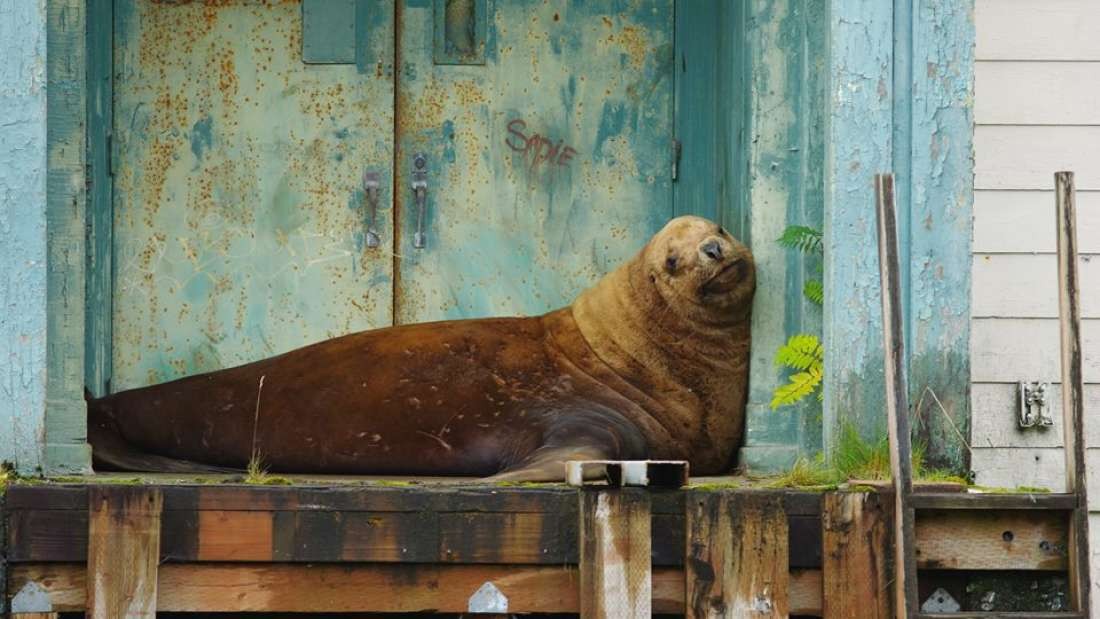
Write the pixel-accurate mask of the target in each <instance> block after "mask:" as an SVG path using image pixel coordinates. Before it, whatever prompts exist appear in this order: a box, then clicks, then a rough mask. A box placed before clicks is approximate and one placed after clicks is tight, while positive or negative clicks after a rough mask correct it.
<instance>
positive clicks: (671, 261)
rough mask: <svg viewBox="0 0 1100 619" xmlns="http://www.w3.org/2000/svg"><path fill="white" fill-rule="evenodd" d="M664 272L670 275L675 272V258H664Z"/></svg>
mask: <svg viewBox="0 0 1100 619" xmlns="http://www.w3.org/2000/svg"><path fill="white" fill-rule="evenodd" d="M665 270H666V271H668V272H669V273H672V272H674V271H675V270H676V256H669V257H668V258H665Z"/></svg>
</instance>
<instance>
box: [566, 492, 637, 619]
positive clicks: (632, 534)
mask: <svg viewBox="0 0 1100 619" xmlns="http://www.w3.org/2000/svg"><path fill="white" fill-rule="evenodd" d="M580 494H581V510H580V518H581V522H580V529H581V536H580V537H581V539H580V543H581V548H580V550H581V552H580V597H581V604H580V606H581V617H583V618H584V619H604V618H610V617H616V618H619V617H621V618H624V619H628V618H631V617H637V618H639V619H641V618H643V617H644V618H646V619H648V618H649V617H650V616H652V612H651V610H650V609H651V606H652V600H653V584H652V580H653V579H652V573H651V562H650V501H649V493H648V492H647V491H644V490H633V489H624V490H595V489H592V490H582V491H581V493H580Z"/></svg>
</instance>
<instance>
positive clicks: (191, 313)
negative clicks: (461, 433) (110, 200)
mask: <svg viewBox="0 0 1100 619" xmlns="http://www.w3.org/2000/svg"><path fill="white" fill-rule="evenodd" d="M345 4H346V3H345ZM371 8H372V10H371V11H370V12H369V15H366V16H362V15H360V17H363V19H361V20H360V22H359V23H356V27H357V28H360V29H361V30H362V32H363V34H364V36H363V37H361V38H360V41H361V43H360V44H359V45H358V49H357V50H355V51H356V56H355V58H354V59H353V61H352V62H351V63H347V62H343V63H334V62H326V63H324V64H317V63H307V62H305V58H304V57H303V54H304V52H305V51H306V50H305V49H304V47H303V7H302V6H301V5H300V3H299V2H297V1H291V2H282V1H280V2H275V1H262V0H224V1H219V2H158V1H154V0H116V2H115V20H114V40H115V46H114V47H115V51H114V71H115V93H114V148H113V151H114V155H113V157H114V163H113V168H114V190H115V199H114V226H115V229H114V247H115V249H114V253H115V260H116V267H115V269H116V270H115V278H114V290H113V301H114V303H113V322H114V337H113V340H114V341H113V350H112V361H113V378H112V385H111V387H112V390H115V391H117V390H120V389H125V388H128V387H134V386H138V385H144V384H150V383H155V382H160V381H164V380H168V379H172V378H177V377H180V376H184V375H189V374H194V373H198V372H202V371H206V370H212V369H217V368H221V367H226V366H232V365H237V364H240V363H243V362H247V361H252V360H255V359H259V358H263V357H268V356H271V355H274V354H278V353H281V352H284V351H287V350H289V349H292V348H296V347H298V346H302V345H304V344H307V343H310V342H315V341H318V340H322V339H325V338H328V337H333V336H338V335H341V334H344V333H348V332H352V331H357V330H362V329H368V328H372V327H379V326H385V325H388V324H391V323H392V320H393V319H392V308H393V302H392V301H393V257H392V254H393V252H392V239H393V230H392V226H391V225H390V222H391V219H392V218H391V217H390V213H391V211H390V207H389V205H390V204H391V202H392V197H391V194H390V187H391V182H390V177H391V175H392V172H391V170H392V165H391V164H392V160H393V113H394V109H393V100H394V96H393V92H394V91H393V88H394V82H393V73H392V57H393V51H394V48H393V21H394V20H393V9H392V3H390V2H373V3H371ZM345 25H346V24H345ZM331 38H332V37H330V36H328V35H327V33H325V36H322V37H320V40H321V41H322V42H325V41H326V40H331ZM321 60H322V62H324V60H325V59H321ZM365 173H367V174H370V173H373V174H376V175H377V177H378V181H379V182H378V194H377V197H378V202H379V208H380V211H379V217H378V219H377V223H376V228H377V233H378V236H379V237H380V239H381V241H382V242H381V243H379V246H378V247H369V246H368V242H367V230H366V227H367V223H368V222H367V218H368V217H369V208H368V205H367V204H365V202H366V200H365V198H366V196H365V195H364V194H365V192H364V187H363V185H364V182H363V181H364V174H365Z"/></svg>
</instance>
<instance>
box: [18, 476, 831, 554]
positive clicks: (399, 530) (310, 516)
mask: <svg viewBox="0 0 1100 619" xmlns="http://www.w3.org/2000/svg"><path fill="white" fill-rule="evenodd" d="M12 490H13V492H14V495H20V494H22V493H23V490H24V489H23V488H13V489H12ZM665 494H666V493H654V494H653V496H654V498H656V497H657V496H663V495H665ZM769 494H773V495H774V496H776V497H780V498H781V497H783V496H786V494H785V493H769ZM14 495H13V496H14ZM812 496H813V497H814V499H815V501H817V502H820V496H821V495H820V494H815V495H812ZM18 498H19V501H18V503H19V505H21V507H19V508H17V509H12V510H10V513H9V522H10V525H11V526H10V529H9V558H10V560H11V561H14V562H39V561H62V562H66V561H68V562H80V561H83V560H85V556H86V555H85V553H86V549H87V528H88V524H87V513H86V512H85V511H81V510H78V509H45V510H43V509H34V508H30V507H27V505H28V501H27V497H26V496H19V497H18ZM576 498H577V497H576V495H573V496H572V500H571V501H568V502H565V503H563V504H561V505H559V506H558V509H557V510H556V511H545V512H478V511H462V512H453V511H423V512H403V511H402V512H386V511H378V512H369V511H360V510H351V511H339V510H329V509H326V510H315V509H309V508H304V509H299V510H293V511H292V510H277V511H253V510H195V509H171V510H165V512H164V515H163V518H162V532H161V554H162V558H163V559H164V560H165V561H176V562H183V561H285V562H316V561H326V562H364V561H371V562H396V563H408V562H425V563H481V564H486V563H512V564H547V565H561V564H574V563H576V562H577V523H578V513H577V501H576ZM56 502H57V501H55V503H56ZM29 504H32V505H33V503H29ZM177 506H178V504H177ZM788 518H789V530H790V534H791V538H792V540H794V541H795V542H797V543H792V544H791V546H790V552H791V556H790V559H789V561H790V565H792V566H794V567H817V566H820V565H821V527H820V524H819V520H818V516H814V515H791V516H789V517H788ZM653 531H654V535H653V540H652V545H651V547H652V554H653V562H654V564H655V565H659V566H664V565H667V566H679V565H681V564H682V563H683V556H684V517H683V514H669V513H655V514H653Z"/></svg>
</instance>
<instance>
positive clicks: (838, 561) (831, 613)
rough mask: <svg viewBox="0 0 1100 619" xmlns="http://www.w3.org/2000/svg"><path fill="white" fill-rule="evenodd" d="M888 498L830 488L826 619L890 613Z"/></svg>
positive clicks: (825, 530)
mask: <svg viewBox="0 0 1100 619" xmlns="http://www.w3.org/2000/svg"><path fill="white" fill-rule="evenodd" d="M886 501H889V498H888V497H884V496H882V495H879V494H875V493H865V492H830V493H828V494H826V495H825V503H824V508H823V512H822V516H821V518H822V520H821V529H822V544H823V546H824V547H823V551H822V561H821V576H822V581H823V589H824V593H823V594H822V601H823V604H824V614H825V617H827V618H831V617H835V618H837V619H843V618H845V617H866V618H867V619H887V618H888V617H890V596H891V593H890V576H889V568H888V566H887V564H888V561H887V557H888V556H889V555H890V551H889V543H888V540H889V531H890V527H891V517H890V513H889V504H888V503H887V502H886Z"/></svg>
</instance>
